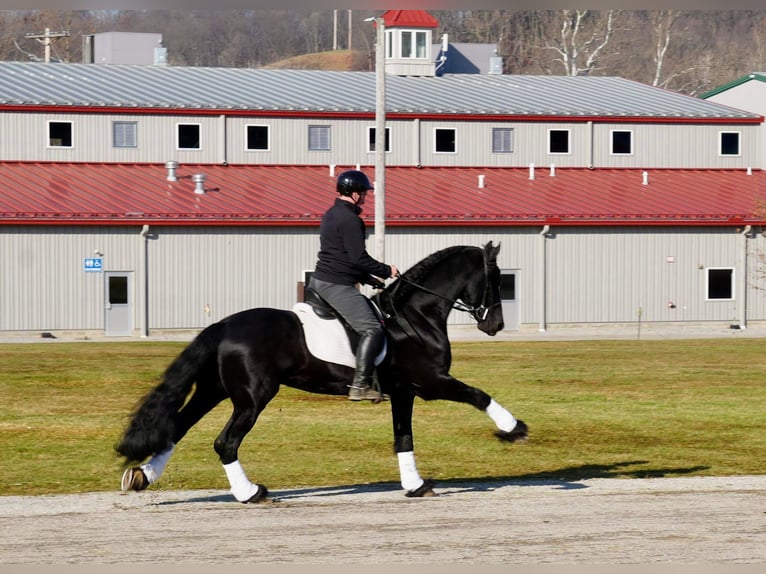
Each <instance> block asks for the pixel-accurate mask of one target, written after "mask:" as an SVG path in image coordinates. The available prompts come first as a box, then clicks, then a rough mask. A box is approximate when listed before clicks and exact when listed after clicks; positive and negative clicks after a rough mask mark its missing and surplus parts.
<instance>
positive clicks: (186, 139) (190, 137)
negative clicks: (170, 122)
mask: <svg viewBox="0 0 766 574" xmlns="http://www.w3.org/2000/svg"><path fill="white" fill-rule="evenodd" d="M199 130H200V126H199V124H178V149H200V137H199Z"/></svg>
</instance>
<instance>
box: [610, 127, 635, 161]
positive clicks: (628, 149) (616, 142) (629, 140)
mask: <svg viewBox="0 0 766 574" xmlns="http://www.w3.org/2000/svg"><path fill="white" fill-rule="evenodd" d="M611 152H612V155H631V154H632V153H633V132H631V131H624V130H613V131H612V149H611Z"/></svg>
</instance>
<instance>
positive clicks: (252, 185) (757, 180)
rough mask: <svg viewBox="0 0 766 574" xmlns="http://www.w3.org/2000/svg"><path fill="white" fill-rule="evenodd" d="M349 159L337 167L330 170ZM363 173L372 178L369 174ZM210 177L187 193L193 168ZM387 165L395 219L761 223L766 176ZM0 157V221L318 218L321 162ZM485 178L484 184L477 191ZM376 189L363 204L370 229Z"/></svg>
mask: <svg viewBox="0 0 766 574" xmlns="http://www.w3.org/2000/svg"><path fill="white" fill-rule="evenodd" d="M353 167H355V166H338V167H337V168H336V170H335V173H336V174H338V173H340V172H341V171H342V170H343V169H349V168H353ZM362 170H363V171H365V173H367V174H368V176H369V177H370V179H371V180H373V179H374V173H375V170H374V168H373V167H371V166H363V167H362ZM197 173H203V174H205V175H206V176H207V180H206V182H205V189H206V192H205V193H204V194H196V193H194V187H195V186H194V183H193V182H192V180H191V179H190V178H191V176H192V175H193V174H197ZM646 173H647V175H646V177H647V182H646V184H644V176H643V170H640V169H594V170H588V169H580V168H557V169H556V171H555V175H554V174H551V172H550V170H549V169H548V168H545V169H542V168H538V169H536V170H535V174H534V179H530V172H529V169H527V168H455V167H425V168H416V167H388V168H387V169H386V222H387V225H391V226H407V225H422V226H436V225H439V226H466V225H468V226H471V225H477V226H489V225H513V226H519V225H544V224H551V225H734V226H736V225H742V224H758V225H761V224H766V208H765V207H766V172H764V171H761V170H754V171H753V172H752V174H751V175H748V173H747V172H746V171H745V170H711V169H708V170H697V169H652V170H647V171H646ZM177 174H178V175H179V176H180V178H179V180H178V181H176V182H169V181H167V170H166V169H165V167H164V165H163V164H106V163H103V164H91V163H28V162H0V186H1V187H0V224H120V225H122V224H134V223H135V224H144V223H148V224H168V225H309V226H313V225H318V224H319V220H320V218H321V215H322V213H323V212H324V211H325V210H326V209H327V207H328V206H329V205H330V203H331V202H332V200H333V199H334V197H335V195H336V194H335V190H334V188H335V177H334V176H332V175H331V173H330V168H329V167H327V166H260V165H227V166H224V165H188V164H185V165H181V166H180V167H179V169H178V171H177ZM480 180H483V183H484V187H481V186H480ZM374 204H375V202H374V196H373V195H370V196H369V197H368V199H367V204H366V205H365V209H364V217H365V219H366V220H367V221H368V222H369V223H370V224H372V222H373V221H374V211H375V205H374Z"/></svg>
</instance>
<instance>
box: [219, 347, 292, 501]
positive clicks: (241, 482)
mask: <svg viewBox="0 0 766 574" xmlns="http://www.w3.org/2000/svg"><path fill="white" fill-rule="evenodd" d="M246 363H247V359H244V358H243V359H240V358H239V357H236V356H235V357H231V358H227V359H225V360H224V361H223V364H222V370H221V373H222V380H223V381H224V386H226V387H227V390H228V391H229V397H230V398H231V402H232V404H233V405H234V410H233V412H232V414H231V418H229V420H228V422H227V423H226V426H225V427H224V429H223V430H222V431H221V434H219V435H218V437H217V438H216V439H215V443H214V444H213V447H214V448H215V451H216V453H218V457H219V459H220V461H221V464H223V469H224V471H225V472H226V478H228V479H229V485H230V486H231V493H232V494H233V495H234V498H236V499H237V500H238V501H239V502H258V501H259V500H261V499H263V498H265V497H266V495H267V494H268V491H267V490H266V487H265V486H263V485H262V484H253V483H252V482H250V479H249V478H248V477H247V475H246V474H245V471H244V469H243V468H242V465H241V464H240V462H239V447H240V445H241V444H242V441H243V440H244V438H245V435H247V433H249V432H250V430H251V429H252V428H253V426H254V425H255V421H256V420H258V415H260V414H261V411H263V409H264V408H265V407H266V405H267V404H268V403H269V401H270V400H271V399H273V398H274V395H276V394H277V391H278V390H279V383H276V382H274V381H272V380H271V379H270V378H269V377H266V376H265V375H264V374H263V373H258V368H257V367H256V366H255V365H252V364H246Z"/></svg>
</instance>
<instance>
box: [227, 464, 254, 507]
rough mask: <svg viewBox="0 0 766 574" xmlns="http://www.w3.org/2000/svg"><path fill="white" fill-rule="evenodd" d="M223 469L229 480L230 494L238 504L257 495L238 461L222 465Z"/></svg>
mask: <svg viewBox="0 0 766 574" xmlns="http://www.w3.org/2000/svg"><path fill="white" fill-rule="evenodd" d="M223 469H224V470H225V471H226V478H228V479H229V484H230V485H231V493H232V494H233V495H234V498H236V499H237V500H238V501H239V502H247V501H248V500H250V499H251V498H252V497H253V496H255V495H256V494H257V493H258V487H257V486H256V485H254V484H253V483H252V482H250V479H249V478H247V475H246V474H245V470H244V469H243V468H242V465H241V464H240V463H239V461H238V460H235V461H234V462H230V463H229V464H224V465H223Z"/></svg>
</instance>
